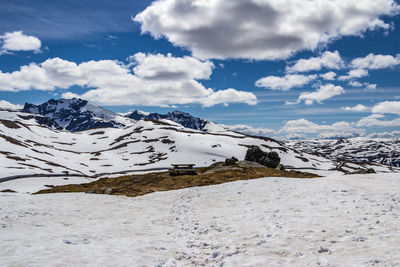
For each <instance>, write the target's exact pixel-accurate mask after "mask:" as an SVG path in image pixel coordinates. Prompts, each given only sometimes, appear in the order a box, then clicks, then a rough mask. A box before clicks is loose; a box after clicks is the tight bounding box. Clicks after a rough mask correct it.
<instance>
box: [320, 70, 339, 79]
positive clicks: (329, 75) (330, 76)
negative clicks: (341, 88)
mask: <svg viewBox="0 0 400 267" xmlns="http://www.w3.org/2000/svg"><path fill="white" fill-rule="evenodd" d="M319 76H320V77H321V78H323V79H324V80H327V81H333V80H335V77H336V76H337V74H336V73H335V72H333V71H330V72H327V73H324V74H320V75H319Z"/></svg>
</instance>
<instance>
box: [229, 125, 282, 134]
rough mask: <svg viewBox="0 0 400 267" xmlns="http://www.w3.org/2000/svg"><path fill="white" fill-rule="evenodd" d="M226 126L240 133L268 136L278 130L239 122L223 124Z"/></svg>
mask: <svg viewBox="0 0 400 267" xmlns="http://www.w3.org/2000/svg"><path fill="white" fill-rule="evenodd" d="M223 126H224V127H225V128H227V129H228V130H231V131H236V132H240V133H245V134H249V135H257V136H268V135H271V134H275V133H276V132H275V131H274V130H272V129H268V128H254V127H252V126H249V125H244V124H237V125H223Z"/></svg>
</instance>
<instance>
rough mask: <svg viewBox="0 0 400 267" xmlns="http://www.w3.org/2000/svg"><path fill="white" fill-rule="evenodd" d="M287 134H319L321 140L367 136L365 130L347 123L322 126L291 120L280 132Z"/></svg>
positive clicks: (302, 120) (304, 120)
mask: <svg viewBox="0 0 400 267" xmlns="http://www.w3.org/2000/svg"><path fill="white" fill-rule="evenodd" d="M279 132H281V133H287V134H290V135H292V134H318V137H319V138H339V137H357V136H363V135H365V133H366V131H365V129H359V128H355V127H353V126H352V125H351V123H349V122H346V121H340V122H335V123H333V124H331V125H328V124H326V125H320V124H316V123H314V122H311V121H309V120H306V119H304V118H303V119H298V120H290V121H288V122H286V123H285V125H284V126H283V127H282V128H281V129H280V130H279Z"/></svg>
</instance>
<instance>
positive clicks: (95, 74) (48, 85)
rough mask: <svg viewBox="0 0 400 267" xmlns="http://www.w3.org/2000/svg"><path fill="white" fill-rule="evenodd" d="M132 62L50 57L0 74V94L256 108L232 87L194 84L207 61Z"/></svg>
mask: <svg viewBox="0 0 400 267" xmlns="http://www.w3.org/2000/svg"><path fill="white" fill-rule="evenodd" d="M130 60H131V61H130V62H129V63H128V64H125V63H123V62H119V61H116V60H100V61H93V60H92V61H88V62H83V63H80V64H76V63H75V62H70V61H67V60H63V59H60V58H51V59H48V60H46V61H45V62H43V63H41V64H36V63H31V64H30V65H26V66H22V67H21V68H20V70H18V71H14V72H11V73H2V72H0V91H21V90H30V89H37V90H54V89H56V88H63V89H67V88H69V87H71V86H81V87H84V88H90V90H88V91H87V92H85V93H83V94H81V95H76V94H72V93H70V92H67V93H65V94H63V97H66V98H71V97H80V98H83V99H87V100H90V101H93V102H96V103H98V104H101V105H109V106H116V105H157V106H169V105H175V104H201V105H203V106H212V105H216V104H226V105H227V104H229V103H246V104H249V105H255V104H256V103H257V97H256V96H255V95H254V94H253V93H250V92H245V91H238V90H235V89H232V88H229V89H226V90H219V91H215V90H213V89H211V88H206V87H204V85H202V84H201V83H200V82H198V81H197V79H208V78H209V77H210V75H211V73H212V68H213V64H212V63H211V62H209V61H204V62H203V61H199V60H197V59H194V58H191V57H183V58H174V57H172V56H170V55H167V56H163V55H160V54H157V55H152V54H148V55H145V54H142V53H138V54H136V55H134V56H133V57H131V58H130ZM132 66H134V68H133V71H132V70H131V67H132ZM136 71H137V72H138V74H136Z"/></svg>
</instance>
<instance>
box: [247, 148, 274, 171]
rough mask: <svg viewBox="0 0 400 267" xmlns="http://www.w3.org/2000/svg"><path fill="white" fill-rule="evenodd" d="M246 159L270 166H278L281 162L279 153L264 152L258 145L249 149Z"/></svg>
mask: <svg viewBox="0 0 400 267" xmlns="http://www.w3.org/2000/svg"><path fill="white" fill-rule="evenodd" d="M245 160H248V161H253V162H257V163H260V164H261V165H264V166H267V167H269V168H276V167H277V166H278V165H279V163H280V162H281V158H280V157H279V155H278V153H276V152H274V151H272V152H269V153H267V152H264V151H262V150H261V148H259V147H258V146H253V147H250V148H249V149H248V150H247V152H246V157H245Z"/></svg>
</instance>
